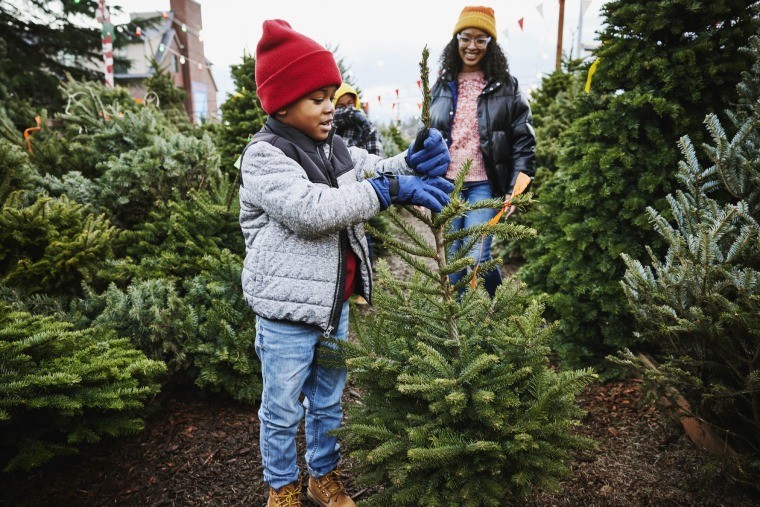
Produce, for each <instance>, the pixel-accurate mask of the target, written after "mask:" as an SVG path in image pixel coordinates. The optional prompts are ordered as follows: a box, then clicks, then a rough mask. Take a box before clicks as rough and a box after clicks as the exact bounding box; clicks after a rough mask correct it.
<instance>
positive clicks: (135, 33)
mask: <svg viewBox="0 0 760 507" xmlns="http://www.w3.org/2000/svg"><path fill="white" fill-rule="evenodd" d="M101 1H103V0H101ZM161 18H163V19H170V18H171V22H172V24H174V25H176V26H178V27H179V29H180V30H181V31H182V32H184V33H189V34H190V35H192V36H194V37H196V38H197V39H198V41H199V42H203V33H202V29H200V28H198V29H197V30H196V29H194V28H191V27H190V26H188V24H187V23H185V22H184V21H182V20H181V19H177V17H176V15H174V14H173V13H172V15H171V16H170V13H169V11H162V12H161ZM116 31H117V32H119V33H123V32H125V31H126V32H127V34H129V35H131V36H132V37H137V38H139V39H143V38H144V37H145V33H144V32H143V29H142V27H141V26H140V25H138V24H137V23H136V22H134V21H128V22H126V23H124V24H123V25H119V26H118V27H116ZM158 51H160V52H164V51H166V52H168V53H172V54H174V55H176V56H178V57H179V63H180V65H185V63H187V62H190V63H191V64H194V65H196V66H197V67H198V70H203V67H204V66H206V65H207V64H206V63H205V62H199V61H197V60H193V59H192V58H189V57H187V56H185V55H183V54H182V53H180V52H178V51H175V50H173V49H171V48H169V47H167V46H166V45H165V44H160V45H159V47H158Z"/></svg>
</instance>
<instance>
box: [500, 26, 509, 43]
mask: <svg viewBox="0 0 760 507" xmlns="http://www.w3.org/2000/svg"><path fill="white" fill-rule="evenodd" d="M501 34H502V35H503V36H504V42H509V28H505V29H504V31H503V32H501Z"/></svg>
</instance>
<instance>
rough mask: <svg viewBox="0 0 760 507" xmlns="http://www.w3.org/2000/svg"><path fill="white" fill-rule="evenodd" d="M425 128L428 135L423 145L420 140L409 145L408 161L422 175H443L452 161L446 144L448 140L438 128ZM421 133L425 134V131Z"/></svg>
mask: <svg viewBox="0 0 760 507" xmlns="http://www.w3.org/2000/svg"><path fill="white" fill-rule="evenodd" d="M425 130H426V131H427V136H426V137H425V138H424V141H423V142H422V147H420V146H419V143H418V142H415V143H414V144H412V145H411V146H409V150H408V151H407V152H406V163H407V164H409V167H411V168H412V169H414V170H415V172H417V173H418V174H419V175H421V176H431V177H436V176H443V175H445V174H446V170H447V169H448V168H449V164H450V163H451V156H450V155H449V147H448V146H446V141H444V139H443V136H442V135H441V133H440V132H438V130H436V129H434V128H431V129H425ZM421 134H422V135H425V134H424V131H423V132H421Z"/></svg>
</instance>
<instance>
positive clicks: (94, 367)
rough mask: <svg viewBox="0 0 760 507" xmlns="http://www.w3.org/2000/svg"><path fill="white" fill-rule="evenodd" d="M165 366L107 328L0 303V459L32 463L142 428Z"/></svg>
mask: <svg viewBox="0 0 760 507" xmlns="http://www.w3.org/2000/svg"><path fill="white" fill-rule="evenodd" d="M164 370H165V367H164V365H163V364H162V363H161V362H158V361H151V360H149V359H147V358H146V357H145V356H144V355H143V354H142V353H141V352H139V351H137V350H136V349H134V347H133V346H132V345H131V344H130V343H129V340H127V339H124V338H118V337H116V336H115V335H114V333H112V332H99V331H95V330H91V329H87V330H75V329H73V328H72V325H71V324H70V323H68V322H65V321H61V320H60V319H57V318H53V317H43V316H39V315H33V314H30V313H27V312H19V311H15V310H12V309H11V307H10V306H8V305H5V304H0V464H2V466H3V468H4V469H5V470H6V471H10V470H15V469H30V468H32V467H36V466H39V465H42V464H43V463H45V462H47V461H49V460H50V459H52V458H53V457H54V456H56V455H61V454H73V453H76V452H77V449H78V448H79V447H80V446H82V445H83V444H88V443H95V442H99V441H100V440H101V439H102V438H103V437H104V436H119V435H126V434H131V433H135V432H137V431H139V430H141V429H142V428H143V425H144V423H143V419H142V417H143V415H144V412H145V408H144V407H145V404H146V403H147V402H149V401H150V400H151V398H152V397H153V396H154V395H155V394H156V393H157V392H158V390H159V387H160V384H159V383H158V379H159V377H160V376H161V375H162V373H163V372H164Z"/></svg>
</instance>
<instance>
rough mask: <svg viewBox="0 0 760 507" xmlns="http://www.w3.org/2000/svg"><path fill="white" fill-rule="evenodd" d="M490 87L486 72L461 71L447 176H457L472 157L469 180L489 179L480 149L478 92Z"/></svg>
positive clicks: (466, 179)
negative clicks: (487, 84) (484, 73)
mask: <svg viewBox="0 0 760 507" xmlns="http://www.w3.org/2000/svg"><path fill="white" fill-rule="evenodd" d="M485 86H486V81H485V79H484V78H483V72H481V71H477V72H460V73H459V98H458V100H457V110H456V112H455V113H454V122H453V124H452V125H451V140H452V142H451V146H450V147H449V153H450V154H451V164H450V165H449V169H448V171H446V177H447V178H451V179H454V178H455V177H456V175H457V173H458V172H459V169H460V168H461V167H462V164H463V163H464V162H466V161H467V160H468V159H472V165H471V166H470V172H469V173H468V174H467V178H465V181H485V180H487V179H488V177H487V176H486V169H485V167H484V166H483V155H482V154H481V151H480V136H479V134H478V95H480V92H482V91H483V88H485Z"/></svg>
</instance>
